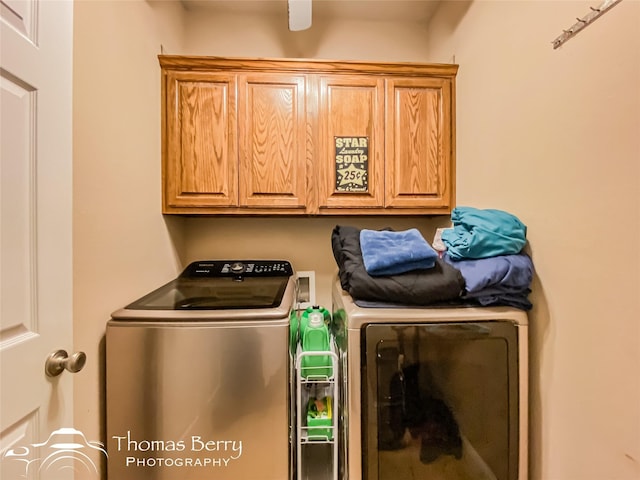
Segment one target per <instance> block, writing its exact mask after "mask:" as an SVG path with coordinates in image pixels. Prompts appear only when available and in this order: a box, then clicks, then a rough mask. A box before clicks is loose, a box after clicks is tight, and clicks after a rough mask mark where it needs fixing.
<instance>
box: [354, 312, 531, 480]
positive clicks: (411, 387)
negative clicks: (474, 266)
mask: <svg viewBox="0 0 640 480" xmlns="http://www.w3.org/2000/svg"><path fill="white" fill-rule="evenodd" d="M517 336H518V329H517V327H516V326H515V325H514V324H512V323H511V322H506V321H495V322H491V321H488V322H475V323H467V322H464V323H463V322H460V323H432V324H399V323H393V324H370V325H367V326H366V327H365V337H366V340H365V344H366V351H365V353H364V355H365V373H364V375H363V382H364V385H363V386H362V387H363V390H362V398H363V404H364V405H363V408H364V412H363V413H364V415H365V419H364V420H365V421H363V444H364V445H363V447H364V449H365V452H363V453H364V455H363V462H364V465H363V469H364V472H365V475H364V478H365V479H367V480H394V479H397V478H407V479H418V478H420V479H423V478H460V479H473V480H484V479H487V480H516V479H517V475H518V408H519V406H518V402H519V399H518V353H517V349H518V338H517Z"/></svg>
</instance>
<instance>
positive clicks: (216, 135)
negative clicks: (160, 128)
mask: <svg viewBox="0 0 640 480" xmlns="http://www.w3.org/2000/svg"><path fill="white" fill-rule="evenodd" d="M166 89H167V91H166V95H165V102H164V108H165V116H166V139H165V146H164V148H165V149H166V152H165V162H166V164H165V169H164V170H165V175H166V178H165V191H164V204H165V208H166V207H167V206H169V207H189V206H197V207H209V206H233V205H236V204H237V182H238V179H237V168H236V165H237V149H236V142H237V137H236V121H237V120H236V106H235V105H236V77H235V75H233V74H223V73H198V72H189V73H183V72H175V73H169V74H168V75H167V80H166Z"/></svg>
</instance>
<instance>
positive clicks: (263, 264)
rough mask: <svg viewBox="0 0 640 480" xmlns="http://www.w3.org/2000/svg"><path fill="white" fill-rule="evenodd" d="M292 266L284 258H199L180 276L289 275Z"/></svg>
mask: <svg viewBox="0 0 640 480" xmlns="http://www.w3.org/2000/svg"><path fill="white" fill-rule="evenodd" d="M291 275H293V268H292V267H291V264H290V263H289V262H288V261H286V260H201V261H198V262H193V263H191V264H190V265H189V266H188V267H187V268H186V269H185V270H184V272H182V274H181V275H180V277H181V278H202V277H206V278H211V277H238V276H243V277H290V276H291Z"/></svg>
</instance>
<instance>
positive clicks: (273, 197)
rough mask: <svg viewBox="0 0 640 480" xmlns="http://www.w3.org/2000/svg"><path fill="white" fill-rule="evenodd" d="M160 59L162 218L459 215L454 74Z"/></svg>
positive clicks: (428, 67)
mask: <svg viewBox="0 0 640 480" xmlns="http://www.w3.org/2000/svg"><path fill="white" fill-rule="evenodd" d="M159 60H160V66H161V68H162V177H163V213H167V214H187V215H197V214H206V215H229V214H231V215H352V214H353V215H367V214H368V215H407V214H409V215H416V214H449V213H450V212H451V209H452V208H453V206H454V198H455V184H454V179H455V169H454V167H455V76H456V73H457V69H458V67H457V65H444V64H414V63H373V62H345V61H336V62H333V61H324V60H287V59H277V60H276V59H238V58H220V57H185V56H169V55H160V56H159Z"/></svg>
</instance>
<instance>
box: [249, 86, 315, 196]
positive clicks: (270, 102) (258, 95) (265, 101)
mask: <svg viewBox="0 0 640 480" xmlns="http://www.w3.org/2000/svg"><path fill="white" fill-rule="evenodd" d="M239 84H240V93H239V104H240V109H241V110H240V117H239V118H240V122H239V130H238V131H239V138H240V146H239V150H240V163H239V173H240V205H241V206H247V207H301V208H303V207H304V206H305V190H306V180H305V166H306V148H305V145H306V142H305V134H306V114H305V111H306V108H305V102H304V92H305V77H304V76H289V75H276V74H269V75H263V74H255V75H242V76H240V81H239Z"/></svg>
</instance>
